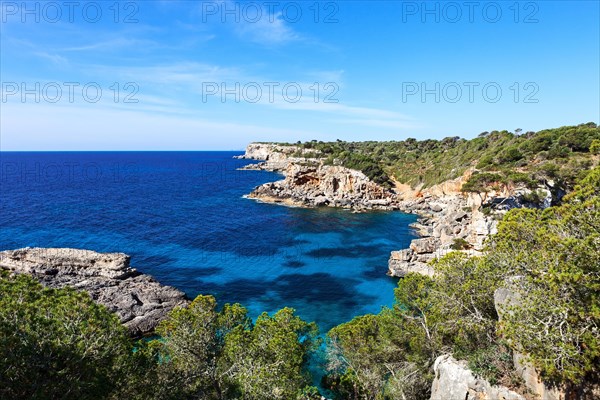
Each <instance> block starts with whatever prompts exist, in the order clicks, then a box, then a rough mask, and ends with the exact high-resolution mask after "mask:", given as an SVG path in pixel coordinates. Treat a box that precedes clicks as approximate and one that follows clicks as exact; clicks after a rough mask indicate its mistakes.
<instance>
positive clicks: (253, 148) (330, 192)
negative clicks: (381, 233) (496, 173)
mask: <svg viewBox="0 0 600 400" xmlns="http://www.w3.org/2000/svg"><path fill="white" fill-rule="evenodd" d="M309 153H311V154H310V155H311V156H313V157H311V158H309V157H304V156H308V155H309ZM314 155H315V154H314V151H313V150H309V149H301V148H299V147H297V146H285V145H278V144H272V143H251V144H249V145H248V147H247V149H246V153H245V154H244V155H243V156H241V157H240V158H245V159H256V160H264V161H262V162H261V163H258V164H251V165H249V166H247V167H246V169H263V170H269V171H277V172H281V173H282V174H283V175H284V179H282V180H279V181H277V182H271V183H266V184H264V185H261V186H258V187H257V188H255V189H254V191H252V193H250V194H249V195H248V197H249V198H253V199H257V200H261V201H265V202H270V203H279V204H284V205H290V206H303V207H319V206H330V207H344V208H348V209H352V210H355V211H364V210H370V209H384V210H401V211H404V212H407V213H413V214H417V215H419V221H418V222H417V223H415V224H413V228H414V229H415V231H416V233H417V234H418V235H419V236H420V238H419V239H415V240H413V241H412V243H411V245H410V247H409V248H408V249H404V250H399V251H394V252H392V253H391V255H390V259H389V262H388V274H389V275H392V276H399V277H401V276H404V275H406V274H407V273H409V272H418V273H422V274H425V275H432V274H433V270H432V268H431V267H430V266H429V265H428V264H427V263H428V262H429V261H431V260H432V259H434V258H438V257H441V256H443V255H444V254H446V253H448V252H450V251H453V250H461V251H465V252H468V253H469V254H479V252H480V251H481V250H482V249H483V245H484V241H485V239H486V238H487V237H488V236H489V235H491V234H494V233H495V232H496V227H497V221H498V220H499V219H500V218H501V216H502V215H503V214H504V213H505V212H507V211H508V210H509V209H511V208H515V207H531V206H540V205H539V204H529V203H527V202H526V201H525V200H524V199H525V198H527V195H528V194H531V192H532V191H531V190H530V189H527V188H523V187H510V186H506V187H502V188H501V189H497V190H495V191H489V192H486V193H470V194H465V193H462V192H461V187H462V185H463V184H464V183H465V182H466V181H467V180H468V179H469V177H470V176H471V174H472V173H473V172H474V169H473V168H470V169H468V170H467V171H466V172H465V173H464V174H463V175H462V176H460V177H458V178H456V179H452V180H448V181H446V182H443V183H441V184H438V185H435V186H432V187H430V188H427V189H422V188H420V187H417V188H411V187H410V186H408V185H403V184H401V183H398V182H396V187H395V188H393V189H391V190H390V189H387V188H384V187H382V186H380V185H378V184H376V183H374V182H372V181H371V180H370V179H369V178H368V177H367V176H365V175H364V174H363V173H362V172H360V171H356V170H352V169H349V168H346V167H343V166H340V165H325V164H324V163H323V160H322V159H319V158H314ZM552 185H553V184H552V182H549V183H548V184H547V186H544V187H540V188H538V191H540V193H543V201H542V204H541V206H543V207H547V206H549V205H550V204H551V203H552V200H553V187H552ZM484 210H485V211H486V212H484Z"/></svg>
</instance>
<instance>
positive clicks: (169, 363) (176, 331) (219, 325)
mask: <svg viewBox="0 0 600 400" xmlns="http://www.w3.org/2000/svg"><path fill="white" fill-rule="evenodd" d="M250 325H251V321H250V320H249V319H248V317H247V311H246V309H245V308H243V307H241V306H240V305H239V304H234V305H230V304H226V305H225V306H224V307H223V310H221V311H217V302H216V300H215V298H214V297H212V296H198V297H196V299H195V300H194V301H193V302H192V303H191V304H190V305H189V306H188V307H186V308H177V309H175V310H173V311H172V312H171V313H170V315H169V317H168V318H167V319H166V320H164V321H163V322H161V324H160V325H159V326H158V327H157V329H156V332H157V333H158V334H159V335H160V336H161V339H160V340H156V341H154V342H153V343H151V346H152V347H154V349H155V351H156V352H157V354H158V355H159V358H160V360H161V363H160V364H159V365H158V366H157V369H158V371H157V373H158V374H160V375H161V379H162V380H163V381H165V382H170V384H168V385H163V386H171V387H173V388H175V390H170V393H169V395H170V396H172V397H173V398H183V397H189V395H190V394H194V395H196V396H198V395H200V396H201V397H203V398H210V397H211V396H214V397H215V398H223V396H224V394H225V393H226V392H227V389H228V387H229V385H230V382H229V381H228V376H227V374H226V373H225V372H226V371H227V369H228V368H229V366H228V365H226V364H223V363H222V362H221V361H222V360H221V359H222V356H223V351H224V347H225V337H226V336H227V335H228V334H229V333H230V332H231V331H232V330H233V329H234V328H237V327H241V328H242V329H247V328H248V327H249V326H250ZM166 395H167V394H166V393H165V394H163V396H166Z"/></svg>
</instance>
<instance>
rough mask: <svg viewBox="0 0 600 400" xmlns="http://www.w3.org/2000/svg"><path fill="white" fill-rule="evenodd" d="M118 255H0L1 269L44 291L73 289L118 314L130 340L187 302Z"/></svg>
mask: <svg viewBox="0 0 600 400" xmlns="http://www.w3.org/2000/svg"><path fill="white" fill-rule="evenodd" d="M129 262H130V257H129V256H128V255H126V254H123V253H97V252H95V251H90V250H79V249H67V248H24V249H18V250H6V251H2V252H0V269H5V270H8V271H11V272H13V273H18V274H29V275H31V276H33V277H34V278H36V279H37V280H38V281H40V283H41V284H42V285H44V286H46V287H49V288H64V287H72V288H74V289H77V290H83V291H86V292H87V293H89V295H90V296H91V297H92V299H93V300H94V301H96V302H97V303H99V304H102V305H104V306H106V307H107V308H108V309H109V310H110V311H111V312H114V313H116V314H117V316H118V317H119V319H120V320H121V323H122V324H123V325H125V327H127V328H128V329H129V332H130V333H131V335H132V336H136V337H137V336H142V335H146V334H149V333H152V332H153V331H154V328H155V327H156V325H158V323H159V322H160V321H161V320H162V319H163V318H164V317H166V315H167V313H168V312H169V311H171V310H172V309H173V308H175V307H177V306H185V305H187V304H188V300H187V299H186V296H185V294H184V293H183V292H181V291H179V290H177V289H175V288H174V287H171V286H165V285H161V284H160V283H158V282H157V281H156V280H154V278H152V277H151V276H149V275H144V274H142V273H140V272H138V271H136V270H135V269H134V268H131V267H130V265H129Z"/></svg>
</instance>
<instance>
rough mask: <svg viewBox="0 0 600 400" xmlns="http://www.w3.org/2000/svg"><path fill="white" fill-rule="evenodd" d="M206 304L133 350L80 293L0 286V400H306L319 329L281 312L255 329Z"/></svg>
mask: <svg viewBox="0 0 600 400" xmlns="http://www.w3.org/2000/svg"><path fill="white" fill-rule="evenodd" d="M246 314H247V312H246V309H244V308H243V307H241V306H240V305H239V304H235V305H225V306H224V307H223V309H222V310H220V311H217V309H216V302H215V299H214V298H213V297H211V296H199V297H197V298H196V299H195V300H194V301H193V302H192V303H191V305H190V306H189V307H187V308H180V309H176V310H174V311H173V312H172V313H171V315H170V317H169V318H168V319H167V320H165V321H163V322H162V324H161V325H160V326H159V328H158V330H157V333H158V334H159V335H161V338H160V339H155V340H151V341H149V342H146V341H139V342H137V343H133V342H132V341H131V340H130V339H129V337H128V336H127V333H126V331H125V329H124V328H123V327H122V326H121V324H120V323H119V321H118V319H117V318H116V316H115V315H114V314H112V313H110V312H109V311H108V310H107V309H106V308H104V307H103V306H99V305H97V304H95V303H94V302H93V301H92V300H91V298H90V297H89V296H88V295H87V294H86V293H81V292H75V291H74V290H71V289H44V288H42V286H41V285H40V284H39V283H37V282H36V281H35V280H34V279H33V278H31V277H29V276H26V275H19V276H10V275H8V274H3V275H2V276H1V278H0V398H2V399H78V400H80V399H110V398H114V399H140V400H146V399H157V400H158V399H161V400H162V399H174V400H175V399H236V398H240V399H242V398H243V399H257V400H258V399H261V400H262V399H282V400H287V399H294V398H298V399H307V400H308V399H313V398H316V397H315V396H316V393H318V392H317V389H316V388H314V387H311V386H310V383H311V381H310V376H309V375H308V374H307V372H306V362H307V359H308V356H309V355H310V353H311V352H312V351H313V349H314V348H315V346H317V345H318V343H319V340H318V339H317V331H316V327H315V325H314V324H313V323H311V324H309V323H306V322H304V321H302V320H301V319H300V318H298V317H297V316H295V315H294V313H293V310H291V309H288V308H284V309H282V310H280V311H279V312H277V313H276V314H275V315H273V316H269V315H267V314H263V315H261V316H260V317H258V319H257V321H256V323H255V324H253V323H252V321H251V320H250V319H249V318H248V317H247V315H246Z"/></svg>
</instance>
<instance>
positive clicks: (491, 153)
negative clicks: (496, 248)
mask: <svg viewBox="0 0 600 400" xmlns="http://www.w3.org/2000/svg"><path fill="white" fill-rule="evenodd" d="M594 140H600V128H598V126H596V124H595V123H591V122H590V123H587V124H581V125H577V126H565V127H561V128H556V129H545V130H542V131H539V132H535V133H534V132H528V133H527V134H524V135H516V134H513V133H510V132H508V131H501V132H500V131H492V132H484V134H482V135H480V136H479V137H477V138H474V139H471V140H465V139H460V138H458V137H449V138H445V139H443V140H432V139H428V140H423V141H417V140H416V139H413V138H409V139H406V140H405V141H390V142H376V141H366V142H344V141H340V140H338V141H336V142H317V141H311V142H305V143H302V144H301V147H302V148H304V149H313V150H315V153H313V154H312V155H314V156H319V157H321V158H324V159H325V160H326V163H329V164H333V163H334V162H337V163H340V164H341V165H344V166H346V167H348V168H353V169H357V170H361V171H363V172H364V173H365V175H367V176H368V177H369V178H371V179H372V180H374V181H375V182H378V183H380V184H382V185H384V186H388V187H389V186H392V184H393V182H394V181H398V182H401V183H406V184H410V185H412V186H413V187H415V186H418V185H423V186H424V187H429V186H432V185H435V184H438V183H442V182H444V181H446V180H448V179H454V178H457V177H459V176H461V175H462V174H463V173H464V172H465V171H466V170H468V169H469V168H472V167H473V166H476V168H478V169H480V170H483V171H489V172H495V173H499V174H500V175H501V177H502V179H504V180H506V182H511V180H510V178H509V177H507V174H510V173H511V172H521V173H527V174H529V175H530V176H529V178H530V179H531V180H532V182H524V184H526V185H528V186H535V185H534V183H536V184H537V183H540V182H543V181H544V180H545V179H547V178H548V176H546V175H544V164H546V163H549V162H552V161H551V160H553V159H560V160H561V161H560V164H561V166H564V168H565V169H566V171H565V173H563V174H559V175H561V178H564V179H561V180H560V182H559V183H560V184H561V185H564V186H565V187H566V188H570V187H571V186H572V185H573V183H574V181H575V179H577V174H573V173H569V172H568V169H570V168H573V167H574V162H575V161H576V160H582V159H583V160H587V159H589V158H590V151H591V150H590V147H591V146H592V144H593V142H594ZM299 154H300V153H299ZM564 160H567V162H565V161H564ZM517 169H518V170H519V171H517ZM501 171H502V172H501ZM533 172H537V174H532V173H533Z"/></svg>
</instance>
